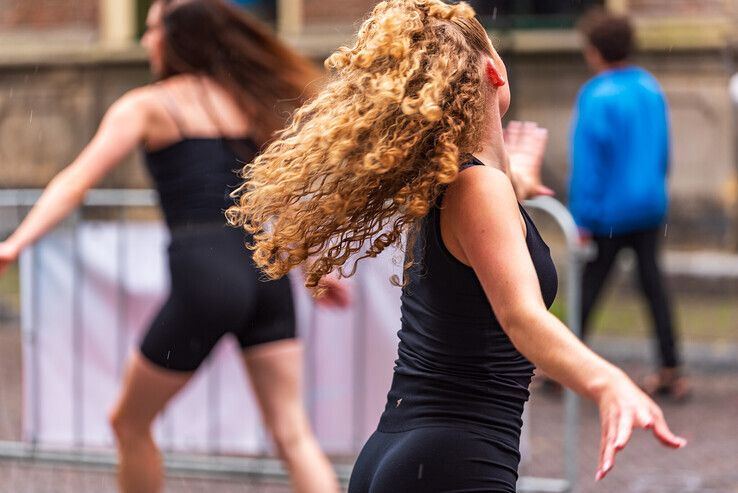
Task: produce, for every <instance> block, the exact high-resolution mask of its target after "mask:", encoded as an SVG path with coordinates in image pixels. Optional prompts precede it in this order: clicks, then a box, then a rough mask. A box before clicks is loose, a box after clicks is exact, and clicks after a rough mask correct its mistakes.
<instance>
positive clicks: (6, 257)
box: [0, 241, 18, 275]
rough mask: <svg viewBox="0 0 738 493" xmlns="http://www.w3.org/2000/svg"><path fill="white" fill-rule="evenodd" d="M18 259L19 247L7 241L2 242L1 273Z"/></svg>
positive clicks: (0, 245)
mask: <svg viewBox="0 0 738 493" xmlns="http://www.w3.org/2000/svg"><path fill="white" fill-rule="evenodd" d="M17 259H18V249H17V248H15V246H13V245H12V244H10V243H8V242H7V241H2V242H0V275H2V274H3V273H5V270H6V269H7V268H8V266H9V265H10V264H12V263H13V262H15V261H16V260H17Z"/></svg>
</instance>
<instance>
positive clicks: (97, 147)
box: [0, 90, 149, 272]
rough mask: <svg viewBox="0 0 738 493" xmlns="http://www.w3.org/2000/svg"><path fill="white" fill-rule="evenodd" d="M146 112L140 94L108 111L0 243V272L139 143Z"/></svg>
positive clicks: (142, 133) (145, 106)
mask: <svg viewBox="0 0 738 493" xmlns="http://www.w3.org/2000/svg"><path fill="white" fill-rule="evenodd" d="M147 108H148V106H147V97H146V95H145V94H144V92H143V90H134V91H131V92H129V93H128V94H126V95H124V96H123V97H121V98H120V99H119V100H118V101H116V102H115V103H114V104H113V105H112V106H111V107H110V108H109V109H108V111H107V113H106V114H105V117H104V118H103V120H102V122H101V123H100V127H99V128H98V130H97V133H96V134H95V136H94V137H93V139H92V140H91V141H90V143H89V144H87V146H86V147H85V148H84V150H83V151H82V152H81V153H80V154H79V156H77V158H76V159H75V160H74V161H73V162H72V163H71V164H70V165H69V166H67V167H66V168H64V169H63V170H62V171H60V172H59V173H58V174H57V175H56V176H55V177H54V178H53V179H52V180H51V182H50V183H49V184H48V186H47V187H46V189H45V190H44V193H43V194H42V195H41V197H40V198H39V200H38V201H37V202H36V204H35V205H34V206H33V208H32V209H31V211H30V212H29V213H28V215H27V216H26V217H25V219H24V220H23V222H22V223H21V224H20V226H18V228H17V229H16V230H15V232H14V233H13V234H12V235H11V236H10V237H9V238H8V239H7V240H5V241H4V242H2V243H0V272H2V270H4V269H5V267H6V266H7V265H8V264H9V263H11V262H13V261H14V260H15V259H16V258H17V256H18V255H19V254H20V252H21V251H22V250H23V249H24V248H25V247H27V246H28V245H30V244H31V243H33V242H34V241H36V240H37V239H39V238H40V237H41V236H43V235H44V234H45V233H46V232H48V231H49V230H50V229H52V228H53V227H54V226H56V225H57V224H58V223H59V222H60V221H61V220H62V219H64V218H65V217H66V216H67V215H68V214H69V213H70V212H71V211H72V210H74V209H75V208H76V207H77V206H78V205H79V204H80V203H81V202H82V200H83V198H84V196H85V194H86V193H87V191H88V190H89V189H90V188H91V187H93V186H94V185H95V184H96V183H97V182H98V181H100V179H102V178H103V176H105V175H106V174H107V173H108V172H109V171H110V170H111V169H112V168H113V167H114V166H116V165H117V164H118V163H120V162H121V161H122V159H123V158H124V157H126V156H127V155H128V154H129V153H130V152H131V151H132V150H133V149H134V148H135V147H136V146H137V145H138V144H139V143H141V141H142V140H143V139H144V138H145V132H146V126H147V119H148V117H149V111H148V110H147Z"/></svg>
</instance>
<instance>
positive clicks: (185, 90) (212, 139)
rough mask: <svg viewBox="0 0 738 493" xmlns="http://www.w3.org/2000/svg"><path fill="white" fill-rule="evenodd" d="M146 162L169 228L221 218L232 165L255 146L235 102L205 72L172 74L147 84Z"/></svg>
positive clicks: (231, 183)
mask: <svg viewBox="0 0 738 493" xmlns="http://www.w3.org/2000/svg"><path fill="white" fill-rule="evenodd" d="M146 90H147V91H148V92H149V93H150V104H151V105H152V111H151V114H152V115H153V117H152V119H151V124H150V129H149V132H148V135H147V139H146V153H145V154H146V164H147V167H148V169H149V172H150V173H151V176H152V178H153V179H154V181H155V183H156V188H157V191H158V192H159V197H160V201H161V206H162V209H163V211H164V215H165V218H166V221H167V224H168V225H169V227H170V228H175V227H181V226H186V225H191V224H201V223H223V222H224V218H223V210H225V209H226V208H227V207H228V206H230V205H231V204H232V202H233V201H232V199H231V198H230V192H231V191H232V190H233V189H234V188H235V186H236V185H237V184H238V176H237V175H236V173H235V170H236V169H238V168H239V167H240V166H241V165H242V163H243V162H248V161H250V160H251V159H253V157H254V155H255V154H256V151H257V150H258V146H257V144H256V142H254V140H253V139H251V138H250V137H249V136H248V135H249V133H250V127H249V124H248V121H247V119H246V118H245V117H244V115H243V114H242V113H241V111H240V110H239V108H238V106H237V105H236V104H235V102H234V101H233V98H232V97H230V95H229V94H228V93H226V92H225V91H224V90H223V89H222V88H220V87H219V86H217V85H216V84H215V83H213V82H212V81H210V80H208V79H206V78H198V77H195V76H176V77H172V78H170V79H167V80H165V81H163V82H160V83H157V84H153V85H151V86H148V87H147V88H146Z"/></svg>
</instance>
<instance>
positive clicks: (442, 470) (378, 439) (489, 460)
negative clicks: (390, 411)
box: [348, 426, 520, 493]
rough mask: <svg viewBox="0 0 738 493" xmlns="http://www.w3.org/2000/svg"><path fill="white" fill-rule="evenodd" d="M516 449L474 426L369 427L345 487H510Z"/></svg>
mask: <svg viewBox="0 0 738 493" xmlns="http://www.w3.org/2000/svg"><path fill="white" fill-rule="evenodd" d="M519 460H520V454H519V453H518V452H517V450H514V448H513V447H508V446H501V445H500V443H499V442H496V441H495V440H493V439H491V438H488V437H486V436H484V435H482V434H479V433H476V432H474V431H468V430H464V429H459V428H451V427H443V426H439V427H424V428H416V429H413V430H409V431H403V432H396V433H383V432H380V431H376V432H374V434H373V435H372V436H371V437H370V438H369V441H368V442H367V443H366V445H364V448H363V449H362V450H361V454H359V458H358V459H357V460H356V464H355V465H354V470H353V472H352V473H351V481H350V483H349V489H348V492H349V493H400V492H402V493H436V492H438V493H440V492H444V493H450V492H456V493H463V492H482V491H484V492H504V493H515V484H516V482H517V479H518V473H517V467H518V462H519Z"/></svg>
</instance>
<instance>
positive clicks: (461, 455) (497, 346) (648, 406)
mask: <svg viewBox="0 0 738 493" xmlns="http://www.w3.org/2000/svg"><path fill="white" fill-rule="evenodd" d="M326 65H327V66H328V67H329V68H330V69H331V70H332V71H333V79H332V81H331V82H330V84H328V85H327V86H326V87H325V88H324V89H323V90H322V91H321V92H320V93H319V94H318V95H317V96H316V97H315V98H314V99H313V100H311V101H310V102H308V103H307V104H306V105H305V106H303V107H302V108H301V109H299V110H298V111H297V113H296V114H295V116H294V119H293V122H292V123H291V124H290V126H288V127H287V128H286V129H285V130H284V131H283V132H281V133H280V135H279V137H278V138H277V139H276V140H275V141H274V142H272V143H271V144H270V145H269V146H268V147H267V148H266V149H265V150H264V152H263V153H262V154H260V155H259V156H258V157H257V158H256V159H255V160H254V162H253V163H251V164H249V165H247V166H246V168H245V169H244V176H245V178H246V181H245V183H244V185H243V186H242V187H241V189H240V193H241V197H240V203H239V205H238V206H237V207H234V208H232V209H231V210H230V211H229V213H228V215H229V218H230V220H231V221H232V222H233V223H235V224H240V225H243V226H244V227H245V228H246V230H247V231H250V232H252V233H254V239H255V245H254V249H255V250H254V260H255V261H256V263H257V264H258V265H259V266H261V268H262V269H263V270H264V272H265V273H267V274H268V275H269V276H270V277H272V278H275V279H276V278H279V277H281V276H283V275H285V274H286V273H287V272H288V271H289V270H290V269H291V268H293V267H295V266H297V265H301V264H303V263H306V262H307V263H308V266H307V268H306V270H307V275H306V284H307V285H308V286H315V285H317V284H319V282H320V279H321V278H322V277H323V276H325V275H326V274H328V273H330V272H332V271H335V270H338V271H339V272H341V271H342V269H344V268H345V264H346V263H347V262H349V259H352V258H353V259H356V256H355V254H357V253H359V252H360V251H361V249H362V245H367V244H368V245H369V248H368V249H366V250H365V251H364V252H363V257H360V259H361V258H365V257H374V256H376V255H378V254H379V253H380V252H381V251H382V250H383V249H385V248H386V247H387V246H389V245H392V244H399V243H400V242H401V240H402V238H403V234H405V233H407V234H408V239H407V243H406V254H407V257H406V260H407V262H406V270H405V280H404V289H403V293H402V327H401V330H400V332H399V336H400V344H399V350H398V359H397V361H396V365H395V370H394V373H395V374H394V378H393V382H392V387H391V389H390V391H389V394H388V397H387V404H386V407H385V411H384V413H383V415H382V417H381V419H380V422H379V426H378V427H377V431H376V432H375V433H374V434H373V435H372V437H371V438H370V439H369V441H368V442H367V444H366V445H365V446H364V449H363V450H362V452H361V454H360V456H359V458H358V460H357V462H356V465H355V467H354V470H353V474H352V477H351V483H350V486H349V491H350V492H352V493H366V492H371V493H395V492H431V491H432V492H439V491H456V492H461V491H465V492H471V491H496V492H510V493H513V492H515V485H516V481H517V469H518V462H519V460H520V453H519V441H520V431H521V425H522V420H521V416H522V412H523V406H524V404H525V402H526V400H527V399H528V396H529V393H528V387H529V384H530V380H531V377H532V375H533V370H534V366H533V365H534V364H535V365H537V366H539V367H540V368H541V369H542V370H544V371H545V372H546V373H547V374H548V375H550V376H551V377H552V378H555V379H556V380H558V381H560V382H561V383H562V384H564V385H566V386H568V387H570V388H571V389H573V390H575V391H577V392H579V393H580V394H582V395H583V396H585V397H588V398H590V399H592V400H594V401H595V402H596V403H597V404H598V406H599V409H600V416H601V422H602V441H601V449H600V459H599V466H598V470H597V478H598V479H601V478H603V477H604V476H605V475H606V474H607V472H608V471H609V470H610V469H611V468H612V466H613V464H614V459H615V454H616V452H618V451H619V450H621V449H622V448H623V447H625V445H626V444H627V443H628V441H629V439H630V436H631V433H632V431H633V429H634V428H649V429H652V430H653V433H654V434H655V436H656V437H657V438H658V439H659V440H661V441H662V442H663V443H664V444H666V445H668V446H670V447H674V448H679V447H682V446H683V445H684V444H685V443H686V442H685V441H684V440H683V439H681V438H678V437H676V436H675V435H674V434H672V432H671V431H670V430H669V428H668V426H667V424H666V421H665V420H664V417H663V414H662V412H661V409H659V407H658V406H657V405H656V404H655V403H654V402H653V401H652V400H651V399H650V398H649V397H648V396H647V395H646V394H644V393H643V391H641V390H640V389H639V388H638V387H637V386H636V385H634V384H633V382H632V381H631V380H630V379H629V378H628V377H627V376H626V375H625V373H623V372H622V371H621V370H620V369H618V368H616V367H614V366H613V365H611V364H610V363H608V362H606V361H605V360H603V359H602V358H600V357H599V356H597V355H596V354H594V353H593V352H592V351H590V350H589V349H588V348H587V347H586V346H585V345H584V344H582V343H581V341H579V340H578V339H577V337H576V336H574V335H573V334H572V333H571V332H570V331H569V330H568V329H567V328H566V327H565V326H564V325H563V324H562V323H561V321H559V319H557V318H556V317H555V316H553V315H552V314H551V313H549V312H548V310H547V307H548V306H550V305H551V303H552V302H553V299H554V297H555V295H556V290H557V277H556V271H555V268H554V265H553V262H552V261H551V257H550V254H549V250H548V247H547V246H546V244H545V243H544V242H543V239H542V238H541V236H540V235H539V234H538V231H537V230H536V227H535V225H534V224H533V222H532V221H531V219H530V217H528V215H527V214H526V212H525V210H524V209H522V207H521V206H520V204H519V202H518V201H519V200H521V199H523V198H526V197H527V196H528V195H530V194H531V193H536V192H541V191H543V189H542V188H541V186H540V182H539V180H538V171H539V169H540V164H541V160H542V157H543V151H544V148H545V145H544V144H545V135H544V131H542V130H541V129H538V128H537V127H536V126H535V125H524V126H521V125H516V126H514V127H512V128H508V141H507V142H505V141H504V140H503V135H504V132H503V127H502V121H501V120H502V117H503V116H504V114H505V112H506V111H507V109H508V107H509V105H510V88H509V86H508V84H507V73H506V70H505V65H504V63H503V62H502V60H501V59H500V57H499V55H498V54H497V52H496V51H495V49H494V47H493V46H492V43H491V41H490V39H489V37H488V36H487V33H486V32H485V30H484V28H483V27H482V25H481V24H480V23H479V21H478V20H477V19H476V18H475V17H474V11H473V10H472V9H471V8H470V7H469V6H468V5H467V4H465V3H458V4H447V3H445V2H443V1H441V0H386V1H383V2H380V3H379V4H378V5H377V6H376V7H375V8H374V11H373V12H372V14H371V16H370V17H369V19H368V20H367V21H366V22H364V24H363V25H362V27H361V29H360V30H359V34H358V36H357V39H356V43H355V45H354V46H353V47H351V48H348V47H343V48H339V49H338V51H337V52H336V53H334V54H333V55H332V56H331V57H330V58H329V59H328V60H327V62H326ZM511 131H512V132H511ZM515 173H517V174H515ZM521 178H522V179H521ZM308 260H309V262H308ZM352 272H353V270H352V269H351V268H349V269H346V271H345V274H346V275H350V274H351V273H352Z"/></svg>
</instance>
